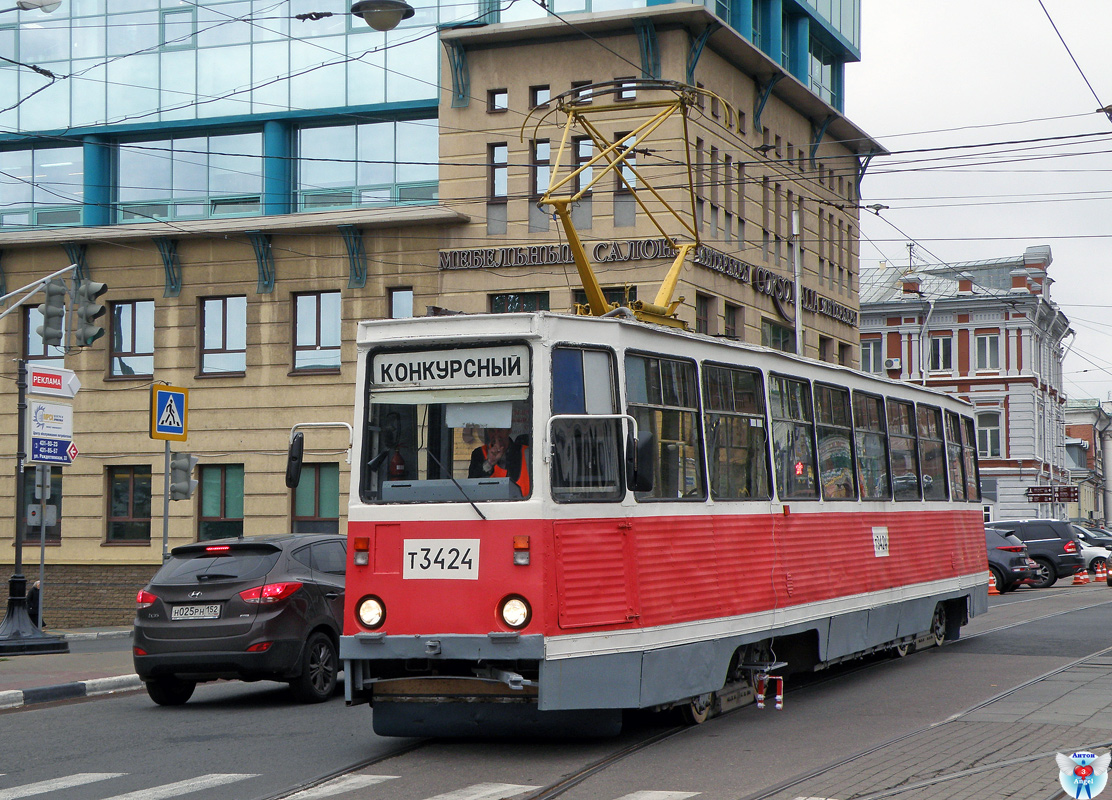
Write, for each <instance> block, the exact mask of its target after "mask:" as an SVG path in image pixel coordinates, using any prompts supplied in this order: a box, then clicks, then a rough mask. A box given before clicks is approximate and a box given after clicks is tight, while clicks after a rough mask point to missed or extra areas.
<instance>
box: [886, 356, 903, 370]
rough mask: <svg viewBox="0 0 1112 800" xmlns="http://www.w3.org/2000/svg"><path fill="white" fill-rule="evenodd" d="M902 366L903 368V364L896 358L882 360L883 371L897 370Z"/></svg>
mask: <svg viewBox="0 0 1112 800" xmlns="http://www.w3.org/2000/svg"><path fill="white" fill-rule="evenodd" d="M902 366H903V364H902V363H901V362H900V360H899V359H898V358H886V359H884V368H885V369H899V368H900V367H902Z"/></svg>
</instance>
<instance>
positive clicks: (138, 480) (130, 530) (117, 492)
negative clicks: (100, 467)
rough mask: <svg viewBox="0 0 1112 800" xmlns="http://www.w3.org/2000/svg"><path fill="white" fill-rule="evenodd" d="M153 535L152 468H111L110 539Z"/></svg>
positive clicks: (141, 539) (145, 539) (139, 539)
mask: <svg viewBox="0 0 1112 800" xmlns="http://www.w3.org/2000/svg"><path fill="white" fill-rule="evenodd" d="M150 539H151V468H150V467H109V468H108V541H109V542H149V541H150Z"/></svg>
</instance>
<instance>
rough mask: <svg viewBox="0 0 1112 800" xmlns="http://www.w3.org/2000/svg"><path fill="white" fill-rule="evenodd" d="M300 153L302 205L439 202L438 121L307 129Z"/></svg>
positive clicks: (300, 139) (301, 133)
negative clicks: (437, 198)
mask: <svg viewBox="0 0 1112 800" xmlns="http://www.w3.org/2000/svg"><path fill="white" fill-rule="evenodd" d="M298 151H299V152H300V153H301V154H302V157H301V158H299V159H298V162H297V163H298V171H299V175H298V187H297V191H298V197H299V198H300V205H301V208H302V209H316V208H323V207H340V206H347V207H351V206H363V207H373V206H389V205H403V204H418V203H429V202H434V201H435V200H436V197H437V193H438V188H437V180H438V177H439V164H438V161H437V157H436V153H437V127H436V121H435V120H412V121H407V122H370V123H367V124H364V125H343V126H331V127H325V128H303V129H302V130H300V131H299V132H298ZM430 153H431V154H432V156H431V158H430V155H429V154H430ZM310 154H313V155H310ZM316 154H322V155H319V156H318V155H316Z"/></svg>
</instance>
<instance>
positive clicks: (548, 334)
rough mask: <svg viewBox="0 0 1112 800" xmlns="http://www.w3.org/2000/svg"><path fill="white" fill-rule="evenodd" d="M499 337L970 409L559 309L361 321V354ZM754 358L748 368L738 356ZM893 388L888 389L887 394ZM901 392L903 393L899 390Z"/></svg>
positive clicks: (918, 391) (920, 389) (830, 370)
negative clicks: (688, 362)
mask: <svg viewBox="0 0 1112 800" xmlns="http://www.w3.org/2000/svg"><path fill="white" fill-rule="evenodd" d="M492 339H527V340H529V339H533V340H537V339H548V340H550V341H552V342H567V343H575V344H581V345H597V346H604V347H615V348H622V349H628V350H641V351H644V352H646V353H650V354H654V355H662V356H669V355H671V356H677V357H681V358H691V359H696V360H706V361H712V362H718V363H722V364H733V365H736V366H747V367H756V368H758V369H762V370H764V371H766V372H778V373H781V374H788V375H795V376H799V377H805V378H809V379H811V380H818V381H824V382H830V383H837V384H840V385H844V386H849V387H850V388H855V389H865V390H868V388H869V384H872V385H873V391H878V392H884V393H885V394H889V395H891V394H896V393H898V394H900V395H903V396H905V397H909V398H912V399H921V397H922V396H925V397H929V398H930V400H929V402H933V403H942V404H944V405H949V404H951V403H952V404H954V405H956V406H962V407H966V408H968V407H969V406H970V404H969V403H968V402H967V401H964V400H961V399H959V398H957V397H955V396H954V395H952V394H949V393H946V392H942V391H939V390H937V389H932V388H930V387H926V386H919V385H917V384H913V383H909V382H906V381H898V380H893V379H891V378H888V377H886V376H883V375H875V374H872V373H866V372H861V371H860V370H856V369H853V368H851V367H846V366H842V365H840V364H831V363H829V362H826V361H819V360H817V359H813V358H807V357H805V356H799V355H795V354H794V353H785V352H783V351H782V350H774V349H772V348H769V347H763V346H761V345H756V344H751V343H748V342H742V341H738V340H736V339H728V338H725V337H721V336H710V335H708V334H702V333H694V332H692V331H682V330H678V329H674V328H666V327H663V326H660V325H652V324H649V323H645V322H640V321H638V320H632V319H625V318H621V317H606V318H603V317H590V316H578V315H575V314H565V313H558V312H553V311H537V312H528V313H509V314H454V315H450V316H439V317H412V318H408V319H382V320H365V321H362V322H360V323H359V329H358V334H357V344H358V347H359V349H360V350H368V349H370V348H372V347H375V346H378V345H392V346H398V345H400V346H403V347H405V348H407V349H409V348H412V349H414V350H419V349H421V348H423V347H435V348H439V347H443V346H445V345H450V344H455V345H459V346H470V345H477V344H479V343H482V342H489V341H490V340H492ZM731 351H732V352H735V353H738V352H742V353H746V354H747V358H746V360H745V361H744V362H738V361H737V359H736V358H731V357H730V355H729V354H730V352H731ZM881 387H885V388H881ZM893 387H895V388H898V392H893Z"/></svg>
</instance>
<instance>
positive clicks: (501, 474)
mask: <svg viewBox="0 0 1112 800" xmlns="http://www.w3.org/2000/svg"><path fill="white" fill-rule="evenodd" d="M528 451H529V448H528V447H526V446H524V445H522V447H521V474H520V475H518V476H517V480H516V481H514V483H516V484H517V486H518V488H519V489H521V496H522V497H528V496H529V489H530V486H531V484H530V481H529V462H528V460H527V459H528V457H529V452H528ZM486 457H487V449H486V445H485V444H484V445H483V459H484V460H486ZM509 474H510V473H508V472H506V470H505V469H503V468H502V467H500V466H498V465H497V464H495V465H494V470H493V471H492V472H491V475H492V476H493V477H495V478H506V477H508V476H509Z"/></svg>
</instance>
